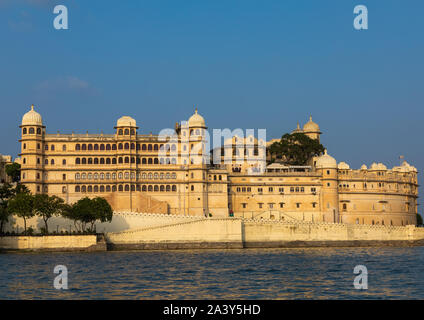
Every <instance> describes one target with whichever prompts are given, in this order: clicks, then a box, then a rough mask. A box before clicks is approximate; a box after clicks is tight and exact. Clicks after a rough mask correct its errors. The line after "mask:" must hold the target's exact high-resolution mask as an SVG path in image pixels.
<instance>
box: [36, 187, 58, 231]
mask: <svg viewBox="0 0 424 320" xmlns="http://www.w3.org/2000/svg"><path fill="white" fill-rule="evenodd" d="M63 204H64V201H63V199H61V198H59V197H56V196H51V197H49V196H48V195H47V194H36V195H35V196H34V212H35V214H36V215H38V216H39V217H41V218H42V219H43V221H44V225H45V232H46V234H48V233H49V226H48V220H49V219H50V218H51V217H53V216H57V215H59V214H61V213H62V210H64V207H63Z"/></svg>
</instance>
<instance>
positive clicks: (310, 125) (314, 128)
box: [303, 116, 319, 132]
mask: <svg viewBox="0 0 424 320" xmlns="http://www.w3.org/2000/svg"><path fill="white" fill-rule="evenodd" d="M303 131H304V132H319V125H318V124H317V123H315V122H313V121H312V116H310V117H309V121H308V122H307V123H305V125H304V126H303Z"/></svg>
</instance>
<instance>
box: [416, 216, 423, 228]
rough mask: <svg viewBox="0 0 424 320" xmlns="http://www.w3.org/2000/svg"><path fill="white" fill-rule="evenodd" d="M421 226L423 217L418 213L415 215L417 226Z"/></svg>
mask: <svg viewBox="0 0 424 320" xmlns="http://www.w3.org/2000/svg"><path fill="white" fill-rule="evenodd" d="M422 225H423V217H421V215H420V214H419V213H417V226H422Z"/></svg>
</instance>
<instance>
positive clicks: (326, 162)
mask: <svg viewBox="0 0 424 320" xmlns="http://www.w3.org/2000/svg"><path fill="white" fill-rule="evenodd" d="M316 167H317V168H335V169H337V161H336V159H334V158H333V157H332V156H330V155H329V154H328V153H327V149H326V150H325V151H324V154H323V155H322V156H320V157H318V159H317V163H316Z"/></svg>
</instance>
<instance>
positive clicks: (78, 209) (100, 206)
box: [62, 197, 113, 232]
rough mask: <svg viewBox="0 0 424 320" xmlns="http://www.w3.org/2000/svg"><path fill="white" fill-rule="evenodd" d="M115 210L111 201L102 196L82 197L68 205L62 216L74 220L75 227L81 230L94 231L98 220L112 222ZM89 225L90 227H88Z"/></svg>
mask: <svg viewBox="0 0 424 320" xmlns="http://www.w3.org/2000/svg"><path fill="white" fill-rule="evenodd" d="M112 215H113V211H112V208H111V207H110V205H109V203H108V202H107V201H106V200H105V199H104V198H101V197H97V198H94V199H90V198H87V197H85V198H82V199H80V200H78V201H77V202H75V203H74V204H73V205H72V206H67V207H66V208H65V209H64V210H63V213H62V216H63V217H65V218H68V219H70V220H73V221H74V225H75V228H76V229H77V230H80V231H86V230H88V231H90V232H93V231H94V224H95V223H96V221H100V222H111V221H112ZM87 225H89V228H86V227H87Z"/></svg>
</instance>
